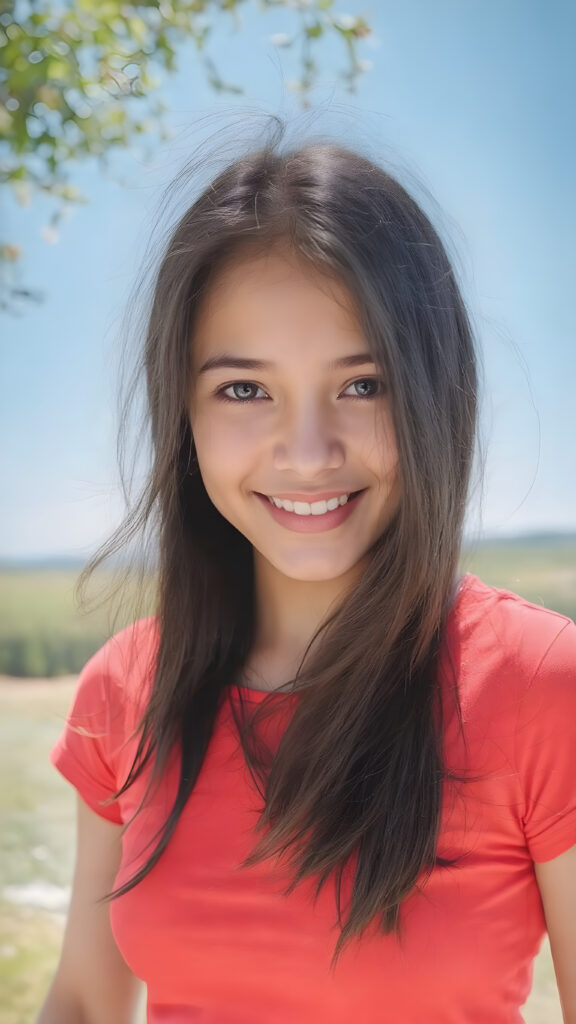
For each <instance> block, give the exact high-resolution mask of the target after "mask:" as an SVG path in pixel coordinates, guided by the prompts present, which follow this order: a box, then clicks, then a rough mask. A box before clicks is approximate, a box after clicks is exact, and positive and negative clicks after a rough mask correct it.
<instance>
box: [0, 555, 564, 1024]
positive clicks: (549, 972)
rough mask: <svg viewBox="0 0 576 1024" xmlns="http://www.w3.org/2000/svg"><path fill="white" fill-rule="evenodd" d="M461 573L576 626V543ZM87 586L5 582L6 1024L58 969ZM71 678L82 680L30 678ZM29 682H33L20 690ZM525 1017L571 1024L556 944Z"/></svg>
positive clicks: (1, 957) (474, 559)
mask: <svg viewBox="0 0 576 1024" xmlns="http://www.w3.org/2000/svg"><path fill="white" fill-rule="evenodd" d="M461 570H462V571H466V572H474V573H476V574H477V575H479V576H480V577H481V578H482V579H484V580H485V581H486V582H487V583H491V584H493V585H495V586H500V587H504V588H506V589H509V590H514V591H516V593H519V594H522V596H524V597H526V598H528V599H529V600H531V601H534V602H535V603H537V604H542V605H545V606H547V607H549V608H553V609H555V610H557V611H559V612H562V613H563V614H567V615H569V616H570V617H571V618H574V617H575V615H576V537H574V538H548V539H546V538H542V539H539V540H533V541H531V542H530V541H527V540H524V541H522V542H520V541H518V542H510V541H508V542H493V543H491V544H490V545H482V546H477V547H476V549H475V550H468V551H466V552H465V553H464V555H463V558H462V563H461ZM76 575H77V574H76V573H75V572H73V571H70V570H67V571H64V570H61V569H50V570H49V569H42V570H40V569H27V570H25V571H24V570H16V569H12V570H9V571H8V570H4V571H0V659H1V658H2V657H4V659H5V660H4V661H0V666H1V667H0V676H3V677H4V678H1V679H0V820H1V821H2V830H1V831H0V915H1V923H0V1022H1V1024H33V1022H34V1021H35V1017H36V1014H37V1012H38V1009H39V1007H40V1005H41V1003H42V1001H43V999H44V996H45V993H46V991H47V989H48V986H49V984H50V979H51V977H52V974H53V971H54V969H55V966H56V963H57V960H58V954H59V948H60V942H61V935H62V928H63V924H64V915H65V907H66V899H67V892H68V890H69V886H70V884H71V877H72V868H73V860H74V801H75V797H74V792H73V790H72V789H71V787H70V786H69V785H68V784H67V783H66V782H65V781H64V780H63V779H62V778H61V777H60V776H59V775H58V773H57V772H56V771H55V769H53V768H52V766H51V765H50V763H49V761H48V752H49V750H50V747H51V746H52V744H53V743H54V742H55V740H56V738H57V736H58V735H59V733H60V731H61V729H62V725H63V722H64V718H65V715H66V711H67V709H68V707H69V704H70V701H71V697H72V693H73V689H74V684H75V673H76V672H77V671H78V670H79V668H81V667H82V665H83V664H84V662H85V661H86V659H87V658H88V657H89V655H90V654H92V653H93V651H95V650H96V649H97V647H98V646H99V645H100V644H101V643H102V642H103V640H104V639H105V637H106V636H107V635H109V632H110V619H109V617H108V613H107V612H106V611H100V612H98V613H94V614H93V615H91V616H89V617H88V618H83V617H82V616H81V615H79V614H78V612H77V611H76V610H75V608H74V604H73V600H72V587H73V584H74V582H75V579H76ZM127 621H131V620H130V617H129V616H128V617H127V618H126V619H125V620H124V621H122V619H121V617H120V618H119V619H117V620H116V622H115V629H119V628H121V626H122V625H123V624H125V622H127ZM16 641H17V642H16ZM18 644H20V647H18ZM27 644H29V645H30V646H29V647H27ZM11 645H12V646H11ZM15 650H21V651H28V654H25V655H23V656H22V657H23V659H24V660H23V662H22V664H24V665H28V668H29V670H28V671H27V672H25V673H14V672H10V671H7V667H6V666H7V665H9V664H14V662H10V661H9V658H10V657H11V656H13V655H14V651H15ZM10 652H12V654H11V653H10ZM30 652H31V653H30ZM26 658H28V661H26ZM67 658H68V659H70V658H72V659H74V660H73V665H74V667H73V668H72V669H70V668H66V667H64V668H63V667H62V666H63V665H64V666H67V665H69V664H70V661H69V660H68V661H67V660H66V659H67ZM35 659H36V660H35ZM58 666H60V667H59V668H58ZM50 668H52V669H54V671H47V669H50ZM64 672H65V673H68V672H72V673H74V674H72V675H69V676H68V677H67V678H52V679H46V678H43V679H41V678H30V677H34V676H37V677H40V676H44V677H45V676H61V675H62V674H63V673H64ZM17 674H20V675H22V676H24V675H25V676H27V677H28V678H8V677H9V676H14V675H17ZM523 1014H524V1019H525V1021H526V1024H561V1022H562V1014H561V1010H560V1004H559V1000H558V994H557V990H556V984H555V979H554V970H553V966H552V960H551V956H550V950H549V946H548V943H547V942H544V944H543V946H542V950H541V952H540V954H539V956H538V958H537V960H536V965H535V973H534V986H533V990H532V993H531V996H530V999H529V1000H528V1003H527V1004H526V1006H525V1007H524V1010H523Z"/></svg>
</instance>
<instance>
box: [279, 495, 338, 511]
mask: <svg viewBox="0 0 576 1024" xmlns="http://www.w3.org/2000/svg"><path fill="white" fill-rule="evenodd" d="M349 497H350V495H348V494H342V495H341V496H340V497H339V498H330V500H329V501H313V502H312V504H309V503H308V502H307V501H290V500H289V499H286V501H281V500H280V498H273V497H269V498H268V501H271V502H272V504H273V505H276V508H283V509H285V510H286V512H295V513H296V515H297V516H310V515H312V516H323V515H325V513H326V512H332V511H333V510H334V509H335V508H338V506H339V505H345V504H346V502H347V501H348V498H349Z"/></svg>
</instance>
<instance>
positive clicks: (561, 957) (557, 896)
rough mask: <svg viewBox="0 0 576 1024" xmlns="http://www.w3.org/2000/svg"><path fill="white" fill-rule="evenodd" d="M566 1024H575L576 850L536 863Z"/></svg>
mask: <svg viewBox="0 0 576 1024" xmlns="http://www.w3.org/2000/svg"><path fill="white" fill-rule="evenodd" d="M534 871H535V874H536V881H537V882H538V887H539V889H540V895H541V897H542V906H543V908H544V916H545V918H546V927H547V929H548V936H549V939H550V949H551V951H552V959H553V961H554V970H555V973H556V981H557V983H558V993H559V996H560V1004H561V1006H562V1015H563V1017H564V1024H576V846H573V847H572V848H571V849H569V850H566V852H565V853H562V854H560V856H559V857H554V859H553V860H549V861H546V862H545V863H542V864H537V863H534Z"/></svg>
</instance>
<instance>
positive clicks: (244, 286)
mask: <svg viewBox="0 0 576 1024" xmlns="http://www.w3.org/2000/svg"><path fill="white" fill-rule="evenodd" d="M232 329H233V333H232V334H231V333H230V332H231V330H232ZM311 330H313V331H314V336H315V338H316V339H317V340H318V341H321V340H322V338H323V337H326V338H328V337H331V338H333V339H334V338H337V337H340V336H341V337H342V338H343V340H346V338H349V337H350V336H351V335H354V336H355V337H358V336H359V335H361V330H360V326H359V323H358V319H357V315H356V310H355V305H354V301H353V298H352V296H351V294H350V292H349V291H348V289H347V288H346V286H345V285H344V284H343V282H341V281H339V280H338V279H337V278H336V277H335V276H332V275H329V274H328V273H327V272H325V271H322V270H320V269H318V268H316V267H313V266H311V265H307V264H305V263H304V262H303V261H302V260H300V261H299V260H298V258H297V257H296V256H294V255H293V254H290V253H284V252H272V253H267V254H265V255H261V256H252V257H250V258H247V257H244V258H242V259H240V258H239V259H236V260H234V261H230V262H228V263H227V264H225V265H224V266H223V267H221V268H220V269H219V270H218V271H216V272H215V274H214V276H213V278H212V280H211V281H210V283H209V285H208V287H207V290H206V293H205V294H204V296H203V297H202V300H201V302H200V304H199V306H198V308H197V310H196V315H195V318H194V329H193V340H194V348H195V349H196V348H198V349H200V348H202V349H205V348H206V347H208V346H210V345H211V344H217V343H221V342H224V341H225V342H226V345H227V347H229V345H230V344H231V343H232V342H233V340H234V338H238V339H239V342H240V341H243V340H246V341H247V340H250V341H254V342H257V341H258V340H259V339H260V337H262V338H265V337H266V336H270V333H271V332H273V334H274V337H275V338H277V339H279V338H281V337H282V336H283V335H284V336H288V335H289V336H291V337H292V338H294V337H295V335H298V334H301V333H306V334H307V336H308V339H309V337H310V331H311Z"/></svg>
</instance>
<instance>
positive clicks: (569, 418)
mask: <svg viewBox="0 0 576 1024" xmlns="http://www.w3.org/2000/svg"><path fill="white" fill-rule="evenodd" d="M335 9H336V10H338V11H341V12H342V13H350V14H361V15H363V16H364V17H365V18H366V19H367V20H368V21H369V23H370V24H371V25H372V27H373V29H374V38H373V39H371V40H366V41H364V42H363V43H362V44H361V45H360V48H359V54H360V56H361V57H362V58H364V59H367V60H370V61H372V62H373V67H372V70H370V71H369V72H368V73H367V74H366V75H365V76H364V77H363V79H362V80H361V82H360V85H359V88H358V91H357V93H356V94H354V95H351V94H349V93H347V92H345V91H344V90H343V89H342V88H341V87H339V85H338V78H337V73H338V70H339V69H342V68H344V67H345V66H346V56H345V52H344V48H343V46H341V45H340V44H339V41H338V40H337V39H334V40H333V41H329V42H327V43H326V45H324V48H323V50H322V52H321V53H320V52H319V54H318V60H319V62H320V64H321V68H322V73H321V79H320V86H319V87H318V88H317V89H316V91H315V93H314V103H315V106H316V107H320V108H321V110H322V114H321V117H320V118H319V119H317V120H312V121H308V115H303V114H302V113H301V111H300V109H299V107H298V105H297V102H296V100H295V99H294V97H293V94H292V93H290V92H289V90H288V88H287V85H286V82H287V80H288V79H290V78H293V77H295V73H296V70H297V63H296V57H295V56H292V55H291V53H290V51H287V50H278V49H276V48H275V47H274V46H273V45H272V44H271V42H270V38H269V37H270V36H271V35H273V34H274V33H279V32H284V31H290V29H291V27H293V25H294V20H293V18H294V16H293V15H292V14H291V13H290V12H287V11H270V12H267V13H266V14H260V13H259V12H258V9H257V6H256V4H253V3H247V4H246V5H244V6H243V7H242V8H241V11H242V14H241V21H242V24H243V29H242V30H241V31H239V32H236V31H235V29H234V26H233V21H232V19H231V18H230V17H227V16H224V15H220V16H219V18H218V20H217V23H216V26H215V28H214V31H213V33H212V35H211V37H210V40H209V43H208V48H207V52H208V53H209V54H210V55H212V56H213V57H214V59H215V60H216V63H217V66H218V67H219V69H220V70H221V72H222V73H223V75H224V77H225V78H226V79H227V80H228V81H232V82H237V83H238V84H241V85H242V86H243V87H244V89H245V94H244V96H241V97H238V98H235V97H233V96H229V95H227V96H224V97H219V96H217V95H216V94H214V93H213V92H212V91H211V89H210V87H209V86H208V85H207V84H206V82H205V79H204V73H203V71H202V69H201V67H200V65H199V62H198V57H197V54H196V51H195V49H194V47H193V45H192V44H190V45H189V46H188V45H187V46H186V47H183V48H182V51H181V54H180V70H179V72H178V74H177V75H174V76H171V77H166V78H165V80H164V84H163V86H162V94H163V96H164V99H165V101H166V102H167V104H168V106H169V116H168V123H169V125H170V127H171V130H172V139H171V141H169V142H167V143H165V144H163V146H162V147H161V148H159V149H158V151H157V152H156V153H155V154H154V159H153V162H152V163H151V164H146V163H145V162H144V160H143V157H142V155H141V154H138V153H136V152H135V153H126V154H119V155H118V157H117V158H115V159H114V160H113V161H112V163H111V168H110V170H109V172H108V173H106V174H105V173H104V172H103V171H102V170H100V169H99V168H98V167H96V166H95V165H86V164H84V165H78V166H77V168H76V169H74V168H73V167H71V168H70V172H71V179H72V180H73V181H74V182H75V183H76V184H78V185H79V187H81V188H82V189H83V191H85V192H86V193H87V194H88V195H89V196H90V198H91V203H90V204H89V205H83V206H79V207H77V208H76V210H75V211H74V213H73V214H72V215H71V216H70V217H68V218H67V219H66V220H65V221H64V223H63V225H62V228H61V230H60V238H59V241H58V242H57V244H47V243H46V242H45V241H44V240H43V238H42V236H41V229H42V227H43V226H44V225H46V224H47V223H48V220H49V217H50V213H51V211H52V206H51V205H50V204H49V203H48V202H46V201H44V200H40V199H35V200H34V201H33V202H32V204H31V205H30V206H29V207H26V208H23V207H20V206H18V205H17V204H16V202H14V201H13V200H12V198H11V196H10V195H8V194H6V193H5V194H4V197H3V204H2V205H3V218H2V219H3V222H4V225H5V227H4V232H3V233H4V237H5V238H9V239H10V240H11V241H14V242H16V243H18V244H21V245H22V246H24V248H25V249H26V264H25V272H26V273H25V276H26V282H27V283H29V284H31V285H34V286H36V287H38V288H41V289H42V290H43V291H44V292H45V300H44V302H43V303H42V304H41V305H39V306H37V307H36V306H33V307H30V308H29V309H26V310H24V311H23V312H22V313H21V315H20V316H18V317H11V316H3V317H2V325H1V329H2V344H1V350H0V372H1V376H2V407H1V410H0V429H1V431H2V437H3V439H4V444H3V445H2V449H3V450H2V454H1V456H0V458H1V464H0V469H1V472H2V479H3V481H4V485H5V486H4V488H3V492H4V497H3V501H2V505H1V508H0V557H8V558H10V557H12V558H14V557H34V556H48V555H72V556H78V557H81V558H83V557H85V556H86V555H88V554H89V553H90V552H91V551H92V550H93V548H94V547H95V546H96V545H97V544H98V543H100V542H101V541H102V540H103V539H104V537H105V536H106V535H107V533H108V532H109V531H110V530H111V529H112V528H113V526H115V525H116V523H117V522H118V521H119V517H120V515H121V512H122V507H123V506H122V503H121V501H120V498H119V493H118V470H117V466H116V461H115V431H116V392H117V384H118V381H117V363H116V360H117V352H118V347H119V345H120V337H119V329H120V317H121V315H122V313H123V311H124V309H125V304H126V300H127V297H128V293H129V290H130V288H131V286H132V285H133V284H134V282H135V279H136V276H137V274H138V271H139V269H140V261H141V259H142V256H143V252H144V249H145V247H146V246H147V244H148V242H149V238H150V230H151V227H152V223H153V220H154V217H155V214H156V211H157V209H158V206H159V203H160V200H161V196H162V191H163V189H164V188H165V187H166V186H167V185H168V184H169V182H170V181H171V179H172V178H173V177H175V175H176V174H177V172H178V171H179V169H180V167H181V166H182V164H183V163H184V162H185V161H186V159H187V158H188V157H189V156H190V155H191V152H192V150H193V148H194V146H196V145H197V144H199V143H200V142H201V139H202V137H203V134H204V133H206V132H208V134H210V133H211V132H214V131H215V130H216V129H217V128H218V126H219V125H220V124H221V123H222V124H224V125H225V126H226V128H227V130H228V131H230V130H231V129H234V130H235V128H236V127H237V126H238V127H239V130H240V132H241V133H242V137H244V133H245V131H246V130H247V126H249V127H248V131H249V132H252V133H254V134H255V135H256V136H257V134H258V129H259V126H260V125H261V121H259V120H258V112H260V115H262V114H266V113H280V114H282V115H284V116H286V117H288V120H289V122H290V123H291V125H292V128H291V131H292V132H293V133H295V137H300V135H301V134H302V133H300V135H299V127H301V128H302V131H303V133H304V135H306V132H307V131H308V132H309V133H310V132H311V133H312V134H314V133H315V132H316V131H317V130H321V131H322V132H323V133H325V134H326V133H328V134H329V135H330V136H331V137H333V138H335V139H339V140H340V141H344V142H346V143H348V144H350V145H353V144H354V142H355V141H357V142H358V143H359V145H361V146H365V145H366V144H369V145H370V147H371V152H372V153H373V154H374V155H375V156H378V155H380V156H381V159H382V161H383V163H384V164H385V165H386V164H387V165H388V166H390V167H392V168H396V170H397V171H398V173H404V172H405V174H406V175H407V176H406V177H404V179H403V180H404V182H405V184H407V185H408V187H410V185H411V182H412V181H415V182H416V187H418V183H420V184H421V186H422V189H423V190H424V191H421V192H420V193H418V192H417V193H416V197H417V198H419V199H420V201H421V202H423V203H427V202H428V200H427V197H426V190H428V191H429V193H430V194H431V196H432V197H433V201H432V200H430V205H428V207H427V209H428V212H429V214H430V215H431V216H432V218H433V219H434V222H435V224H436V226H437V227H438V229H439V230H440V232H441V234H442V236H443V237H444V239H445V241H446V242H447V244H448V247H449V249H450V251H451V253H452V254H453V255H454V258H455V260H456V266H457V272H458V274H459V276H460V281H461V284H462V288H463V291H464V295H465V298H466V300H467V302H468V305H469V308H470V312H471V315H472V318H473V322H474V324H475V327H476V330H477V334H478V337H479V341H480V345H481V349H482V354H483V362H484V389H483V417H482V435H483V443H484V449H485V453H486V455H485V458H486V468H485V477H484V485H483V488H482V489H481V490H480V489H479V488H476V489H475V490H474V492H473V494H472V497H471V502H470V512H469V517H468V532H469V533H470V534H472V535H474V536H479V535H482V534H514V533H522V532H526V531H529V530H548V529H569V530H573V529H576V472H575V468H576V466H575V459H574V454H573V451H574V437H575V436H576V415H575V405H576V401H575V400H576V345H575V336H576V314H575V311H574V303H573V301H572V300H571V294H573V291H574V279H575V276H576V275H575V270H576V267H575V258H574V241H573V240H574V238H575V237H576V204H575V203H574V195H573V182H574V181H575V180H576V139H575V135H574V130H573V124H574V106H575V103H576V70H575V67H576V66H575V62H574V55H573V39H574V29H575V28H576V8H574V6H573V5H571V4H566V3H564V2H563V0H552V2H549V3H547V4H546V5H544V4H541V3H536V2H526V0H505V2H501V0H452V2H450V0H434V2H433V3H430V2H429V0H403V3H402V4H398V3H394V4H392V3H391V2H379V3H378V4H376V3H375V2H373V3H371V4H370V3H358V2H356V0H341V2H340V0H337V2H336V3H335ZM247 110H249V111H252V112H255V113H253V114H252V115H249V114H248V113H247ZM213 114H214V115H217V117H218V118H222V121H220V120H218V119H215V117H213V116H212V115H213ZM205 118H208V120H207V121H204V120H203V119H205ZM307 124H310V125H311V127H310V128H309V129H307V128H306V125H307ZM191 199H192V197H190V201H191ZM6 442H7V443H6Z"/></svg>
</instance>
